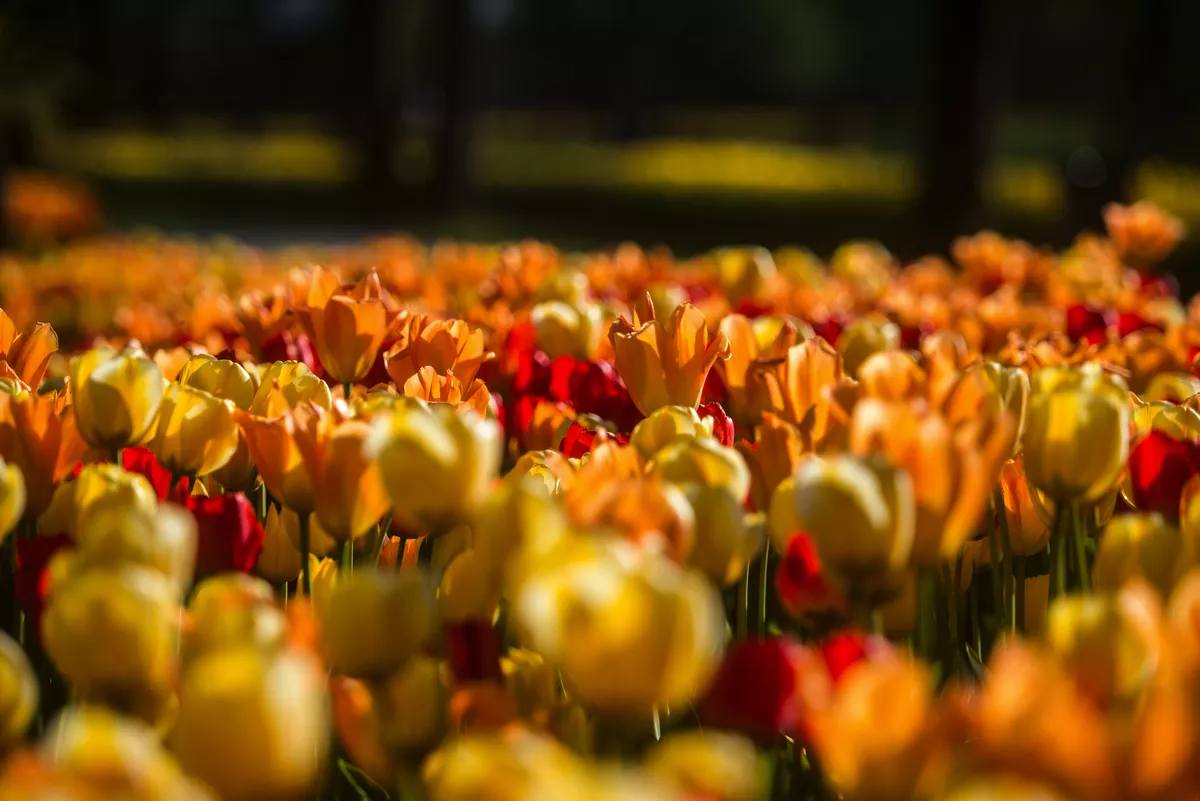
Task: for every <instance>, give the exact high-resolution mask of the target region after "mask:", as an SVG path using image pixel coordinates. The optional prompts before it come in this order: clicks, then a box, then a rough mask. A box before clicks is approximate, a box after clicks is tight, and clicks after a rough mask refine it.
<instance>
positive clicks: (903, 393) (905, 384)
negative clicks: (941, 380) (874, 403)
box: [858, 350, 928, 400]
mask: <svg viewBox="0 0 1200 801" xmlns="http://www.w3.org/2000/svg"><path fill="white" fill-rule="evenodd" d="M927 380H928V379H927V377H926V375H925V371H924V370H922V369H921V367H920V365H918V364H917V360H916V359H914V358H913V357H912V356H911V355H910V354H909V353H908V352H906V351H902V350H887V351H880V352H879V353H873V354H871V355H870V356H868V357H867V358H866V360H864V361H863V363H862V365H860V366H859V368H858V381H859V383H860V384H862V388H863V393H864V394H865V395H866V396H867V397H871V398H879V399H881V400H902V399H904V398H914V397H920V396H922V395H924V394H925V384H926V381H927Z"/></svg>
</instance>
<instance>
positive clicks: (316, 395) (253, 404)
mask: <svg viewBox="0 0 1200 801" xmlns="http://www.w3.org/2000/svg"><path fill="white" fill-rule="evenodd" d="M306 401H311V402H312V403H315V404H316V405H317V406H320V407H321V408H322V409H324V410H326V411H328V410H329V408H330V406H331V405H332V403H333V396H332V395H331V394H330V392H329V385H328V384H326V383H325V382H324V381H322V380H321V379H319V378H317V377H316V376H315V375H313V374H312V371H311V370H309V369H308V366H307V365H305V364H302V363H300V362H271V363H270V364H265V365H260V367H259V382H258V389H256V390H255V391H254V397H253V398H252V399H251V401H250V407H249V408H248V409H247V411H249V412H250V414H252V415H254V416H255V417H265V418H275V417H282V416H283V415H284V414H286V413H287V411H288V409H294V408H296V407H297V406H299V405H301V404H302V403H304V402H306ZM239 408H240V407H239Z"/></svg>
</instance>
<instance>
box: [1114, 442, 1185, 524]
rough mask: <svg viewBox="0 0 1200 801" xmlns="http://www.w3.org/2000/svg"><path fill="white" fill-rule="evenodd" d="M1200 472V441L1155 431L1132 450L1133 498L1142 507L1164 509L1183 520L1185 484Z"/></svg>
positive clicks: (1166, 514)
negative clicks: (1180, 512)
mask: <svg viewBox="0 0 1200 801" xmlns="http://www.w3.org/2000/svg"><path fill="white" fill-rule="evenodd" d="M1197 472H1200V442H1194V441H1189V440H1177V439H1174V438H1173V437H1171V436H1170V435H1169V434H1165V433H1163V432H1162V431H1151V432H1150V433H1149V434H1147V435H1146V436H1145V437H1143V438H1142V439H1141V441H1139V442H1138V443H1137V444H1136V445H1134V446H1133V448H1132V450H1130V452H1129V476H1130V479H1131V482H1132V484H1133V502H1134V503H1135V504H1137V508H1138V509H1142V510H1144V511H1153V512H1160V513H1161V514H1162V515H1163V517H1166V518H1167V519H1168V520H1172V521H1178V520H1179V500H1180V497H1181V496H1182V495H1183V487H1184V485H1185V484H1186V483H1187V482H1188V479H1190V478H1191V477H1192V476H1194V475H1196V473H1197Z"/></svg>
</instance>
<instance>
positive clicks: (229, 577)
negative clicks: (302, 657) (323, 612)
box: [182, 569, 300, 669]
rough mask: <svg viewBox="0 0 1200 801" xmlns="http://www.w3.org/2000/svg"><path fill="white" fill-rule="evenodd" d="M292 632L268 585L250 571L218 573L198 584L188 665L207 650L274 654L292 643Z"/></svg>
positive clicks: (186, 649)
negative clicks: (289, 632)
mask: <svg viewBox="0 0 1200 801" xmlns="http://www.w3.org/2000/svg"><path fill="white" fill-rule="evenodd" d="M299 572H300V571H299V569H297V571H296V573H297V574H298V573H299ZM292 578H295V576H292ZM287 634H288V622H287V618H286V617H285V616H284V613H283V610H282V609H280V608H279V606H278V605H277V604H276V603H275V593H274V590H273V589H272V588H271V586H270V585H269V584H267V583H266V582H265V581H263V580H262V579H260V578H255V577H254V576H248V575H246V574H245V573H223V574H221V575H218V576H213V577H212V578H209V579H205V580H204V581H202V582H200V583H199V584H198V585H196V592H195V594H194V595H193V596H192V600H191V603H189V604H188V609H187V628H186V630H185V631H184V638H183V648H182V654H183V661H184V665H185V666H186V667H188V668H189V669H190V666H191V665H193V664H195V662H196V661H197V660H199V659H200V658H201V657H203V656H205V655H206V654H211V653H217V652H220V651H226V650H239V649H245V648H252V649H255V650H258V651H262V652H264V653H271V654H273V653H276V652H277V651H279V650H280V649H282V648H283V647H284V646H285V645H286V644H287Z"/></svg>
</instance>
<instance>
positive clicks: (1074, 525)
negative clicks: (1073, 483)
mask: <svg viewBox="0 0 1200 801" xmlns="http://www.w3.org/2000/svg"><path fill="white" fill-rule="evenodd" d="M1071 540H1072V541H1073V542H1074V545H1075V562H1076V564H1077V565H1078V567H1079V588H1080V589H1081V590H1082V591H1083V592H1085V593H1090V592H1091V591H1092V576H1091V573H1090V571H1089V570H1088V563H1087V531H1086V530H1085V529H1084V522H1083V512H1082V510H1081V509H1080V508H1079V504H1071Z"/></svg>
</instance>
